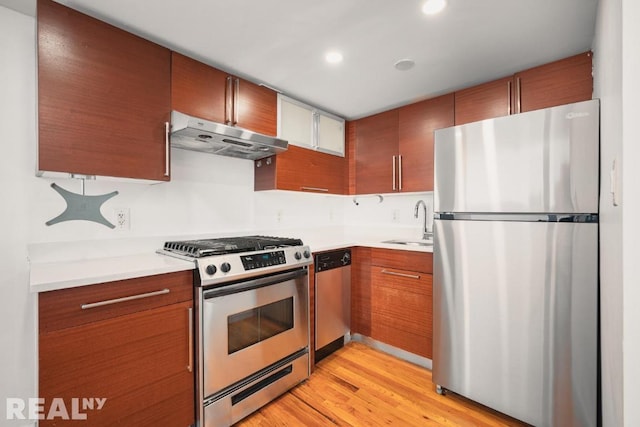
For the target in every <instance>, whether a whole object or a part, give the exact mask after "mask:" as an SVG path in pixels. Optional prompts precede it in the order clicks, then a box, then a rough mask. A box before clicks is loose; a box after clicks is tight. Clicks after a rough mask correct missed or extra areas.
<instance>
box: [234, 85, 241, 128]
mask: <svg viewBox="0 0 640 427" xmlns="http://www.w3.org/2000/svg"><path fill="white" fill-rule="evenodd" d="M239 100H240V79H235V84H234V86H233V125H234V126H235V125H237V124H238V120H239V119H240V111H239V110H238V102H239Z"/></svg>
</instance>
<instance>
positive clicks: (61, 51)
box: [37, 0, 171, 181]
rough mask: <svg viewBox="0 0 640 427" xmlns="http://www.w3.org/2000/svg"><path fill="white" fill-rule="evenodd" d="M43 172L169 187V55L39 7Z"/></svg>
mask: <svg viewBox="0 0 640 427" xmlns="http://www.w3.org/2000/svg"><path fill="white" fill-rule="evenodd" d="M37 25H38V35H37V40H38V170H39V171H40V172H66V173H74V174H82V175H100V176H113V177H125V178H137V179H150V180H165V181H166V180H169V153H168V150H169V147H168V139H167V134H166V131H167V126H168V123H169V113H170V110H171V89H170V84H171V55H170V51H169V50H168V49H166V48H164V47H161V46H159V45H156V44H154V43H151V42H149V41H147V40H144V39H142V38H140V37H137V36H134V35H133V34H130V33H127V32H126V31H123V30H121V29H118V28H116V27H113V26H111V25H109V24H106V23H104V22H101V21H99V20H97V19H94V18H91V17H89V16H87V15H84V14H82V13H79V12H77V11H75V10H73V9H70V8H67V7H65V6H62V5H60V4H58V3H55V2H53V1H51V0H38V3H37Z"/></svg>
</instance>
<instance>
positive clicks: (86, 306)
mask: <svg viewBox="0 0 640 427" xmlns="http://www.w3.org/2000/svg"><path fill="white" fill-rule="evenodd" d="M169 292H170V290H169V289H162V290H161V291H153V292H147V293H146V294H137V295H131V296H129V297H122V298H115V299H108V300H105V301H98V302H92V303H89V304H82V305H81V306H80V308H81V309H83V310H87V309H89V308H96V307H102V306H104V305H111V304H118V303H120V302H125V301H133V300H136V299H142V298H149V297H155V296H158V295H164V294H168V293H169Z"/></svg>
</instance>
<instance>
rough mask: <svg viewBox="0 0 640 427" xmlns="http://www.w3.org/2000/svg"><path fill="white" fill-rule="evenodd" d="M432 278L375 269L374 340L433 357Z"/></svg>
mask: <svg viewBox="0 0 640 427" xmlns="http://www.w3.org/2000/svg"><path fill="white" fill-rule="evenodd" d="M432 304H433V296H432V276H431V275H430V274H424V273H416V272H413V271H407V270H399V269H390V268H388V267H379V266H372V267H371V337H372V338H373V339H375V340H378V341H382V342H384V343H387V344H390V345H392V346H394V347H398V348H401V349H403V350H406V351H409V352H411V353H414V354H418V355H420V356H423V357H427V358H431V357H432V335H433V325H432Z"/></svg>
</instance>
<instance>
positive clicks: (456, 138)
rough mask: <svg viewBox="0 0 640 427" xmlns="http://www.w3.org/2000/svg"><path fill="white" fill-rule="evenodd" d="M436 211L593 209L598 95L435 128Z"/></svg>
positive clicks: (568, 210) (596, 159)
mask: <svg viewBox="0 0 640 427" xmlns="http://www.w3.org/2000/svg"><path fill="white" fill-rule="evenodd" d="M434 158H435V178H434V179H435V183H434V185H435V190H434V206H435V211H436V212H515V213H518V212H526V213H530V212H548V213H575V212H578V213H595V212H598V173H599V172H598V171H599V163H598V162H599V160H598V158H599V103H598V100H591V101H585V102H579V103H576V104H569V105H563V106H560V107H553V108H548V109H545V110H537V111H531V112H528V113H522V114H516V115H513V116H508V117H500V118H497V119H491V120H483V121H481V122H475V123H470V124H467V125H462V126H455V127H451V128H446V129H441V130H437V131H436V132H435V147H434Z"/></svg>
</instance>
